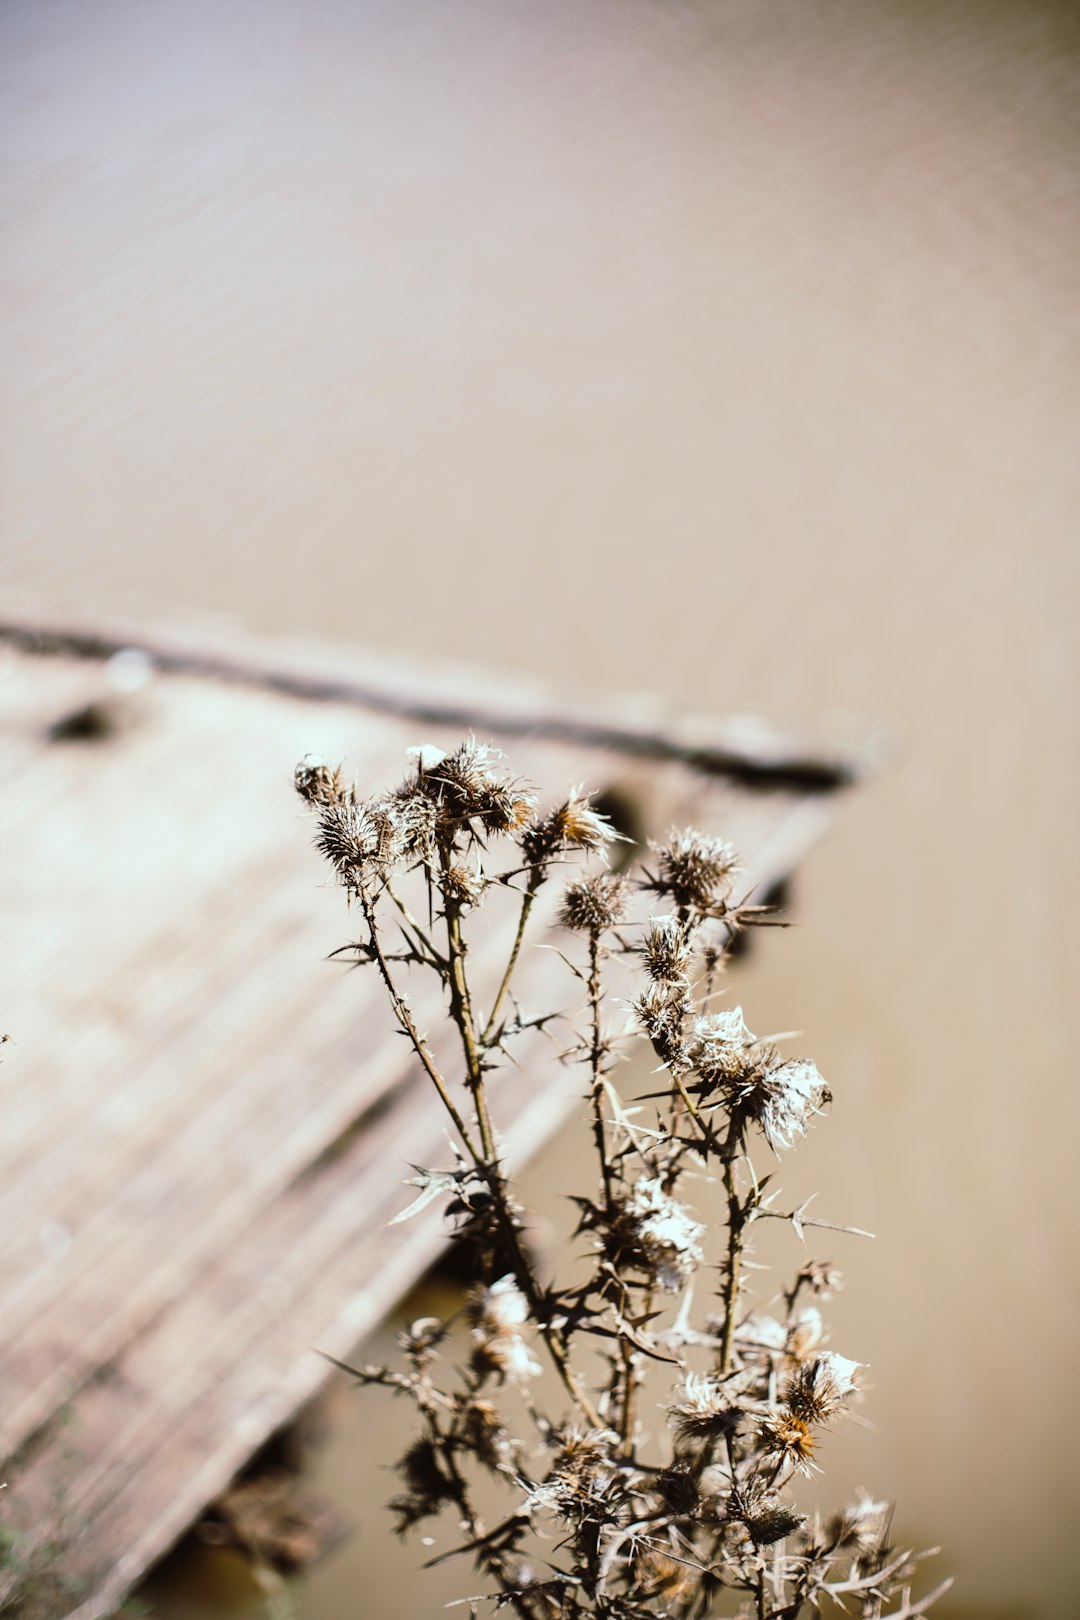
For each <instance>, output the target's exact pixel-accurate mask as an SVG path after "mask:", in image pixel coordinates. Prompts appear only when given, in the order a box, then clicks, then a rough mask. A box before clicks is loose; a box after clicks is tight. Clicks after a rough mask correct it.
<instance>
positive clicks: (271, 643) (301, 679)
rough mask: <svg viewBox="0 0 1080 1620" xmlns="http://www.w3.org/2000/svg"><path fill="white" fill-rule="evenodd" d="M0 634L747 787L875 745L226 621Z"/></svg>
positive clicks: (834, 784) (0, 630) (877, 748)
mask: <svg viewBox="0 0 1080 1620" xmlns="http://www.w3.org/2000/svg"><path fill="white" fill-rule="evenodd" d="M0 645H7V646H9V647H11V648H13V649H14V650H16V651H19V652H23V653H26V654H30V655H33V656H36V657H65V658H76V659H85V660H88V661H97V662H105V661H107V660H108V659H110V658H112V657H114V656H115V655H116V654H118V653H121V652H126V651H137V652H140V653H143V654H144V655H145V657H146V658H147V660H148V662H149V663H150V664H151V665H152V667H153V668H154V669H155V670H157V671H159V672H162V673H165V674H175V675H187V676H194V677H201V678H204V679H210V680H217V681H222V682H225V683H228V684H232V685H243V686H250V687H256V688H261V689H263V690H265V691H272V692H278V693H280V694H281V695H283V696H287V697H292V698H297V699H300V700H302V701H307V702H316V703H319V702H321V703H343V704H355V705H356V706H357V707H362V708H367V709H370V710H373V711H376V712H381V713H385V714H393V715H400V716H401V717H402V718H403V719H404V718H408V719H411V720H414V721H416V722H417V723H418V724H425V723H426V724H429V725H444V726H461V727H462V728H469V729H473V730H482V731H487V730H491V731H493V732H498V733H501V734H502V735H504V736H513V735H515V734H516V735H522V736H530V737H536V736H545V737H551V738H555V739H557V740H560V741H564V742H569V743H578V744H580V745H581V746H582V747H594V748H602V749H607V750H611V751H613V752H615V753H622V754H626V755H630V756H633V757H636V758H642V759H652V760H655V761H657V762H659V763H664V762H669V763H670V762H678V763H681V764H684V765H686V766H688V767H690V768H691V769H693V770H695V771H698V772H699V773H701V774H702V775H704V776H723V777H726V778H728V779H731V780H735V781H738V782H739V783H741V784H742V785H744V786H746V787H749V788H773V787H786V788H793V789H798V790H801V791H803V792H826V793H827V792H832V791H835V790H836V789H838V788H843V787H847V786H850V785H851V784H853V783H855V782H857V781H859V780H861V779H863V778H864V777H866V776H867V775H870V774H873V773H874V771H876V770H877V769H878V768H880V765H881V763H882V759H883V756H884V752H885V750H884V746H883V741H882V738H881V737H880V735H875V734H867V735H866V736H865V737H864V738H863V739H862V740H861V741H859V742H857V743H855V744H853V745H851V746H845V747H836V746H833V745H830V744H828V743H821V744H813V743H809V742H807V741H806V740H803V739H799V738H794V737H791V736H788V735H786V734H785V733H783V732H781V731H779V730H777V729H775V728H773V727H771V726H770V725H768V724H767V723H766V722H764V721H761V720H758V719H756V718H752V717H743V716H739V717H735V718H729V719H726V720H725V719H722V718H720V717H718V716H715V715H709V714H703V713H681V714H679V713H675V712H674V711H673V710H672V708H671V707H670V704H669V703H667V702H665V701H664V700H662V699H660V698H658V697H656V696H649V695H646V694H635V695H633V696H616V695H614V694H603V695H597V694H595V693H590V694H587V695H584V696H582V697H580V698H577V697H572V696H567V695H566V694H564V693H559V692H557V691H555V690H553V689H552V688H550V687H548V686H546V685H545V684H544V683H542V682H539V681H530V680H528V679H527V678H526V677H522V676H517V675H515V676H507V675H506V674H504V673H502V672H500V673H499V675H498V678H497V680H496V679H493V678H492V674H491V672H490V671H488V672H484V671H482V670H480V669H479V668H477V667H476V666H469V665H466V664H464V663H461V662H455V661H449V660H448V661H446V662H442V661H440V662H439V663H438V664H435V663H432V662H431V661H424V660H422V659H421V660H414V659H412V658H410V659H409V660H407V661H406V660H405V659H403V658H401V657H394V656H393V655H390V654H381V653H372V652H370V651H369V650H367V649H365V650H364V651H362V652H360V651H357V650H356V649H350V648H344V647H342V646H341V645H340V644H338V645H337V646H335V645H333V644H332V643H321V642H320V643H317V644H312V643H310V642H303V641H299V640H297V639H295V638H288V639H286V638H280V637H279V638H272V639H271V638H259V637H254V636H252V635H251V634H249V633H247V632H244V631H242V630H240V629H234V628H233V627H232V626H229V627H228V628H227V629H223V628H219V627H215V628H214V629H213V630H207V629H199V628H196V627H194V626H190V625H180V626H169V627H168V628H160V629H154V630H152V631H148V630H147V629H146V628H145V627H138V626H133V625H131V624H126V623H122V622H109V623H107V624H103V625H96V624H89V625H87V624H83V625H72V624H67V623H62V622H61V623H56V622H53V621H51V620H49V619H47V618H45V617H42V616H41V615H39V614H37V613H33V612H26V613H20V615H19V616H18V617H11V618H7V619H0ZM420 740H422V739H420Z"/></svg>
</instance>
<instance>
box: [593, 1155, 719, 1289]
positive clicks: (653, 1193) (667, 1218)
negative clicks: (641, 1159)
mask: <svg viewBox="0 0 1080 1620" xmlns="http://www.w3.org/2000/svg"><path fill="white" fill-rule="evenodd" d="M704 1230H705V1228H704V1227H703V1226H702V1225H701V1223H700V1222H699V1221H695V1220H694V1218H693V1216H692V1215H691V1214H690V1213H689V1211H688V1210H687V1208H686V1206H685V1205H684V1204H680V1203H678V1202H677V1201H676V1200H675V1199H674V1198H672V1196H671V1194H670V1193H668V1192H666V1191H665V1189H664V1185H663V1182H662V1181H660V1180H659V1179H657V1178H653V1177H648V1176H642V1177H641V1179H640V1180H639V1181H637V1182H635V1184H634V1186H633V1188H632V1190H631V1192H630V1195H629V1197H627V1198H625V1199H624V1200H623V1201H622V1202H621V1204H620V1206H619V1212H618V1216H617V1218H616V1221H615V1224H614V1226H613V1228H612V1232H611V1241H612V1247H613V1248H614V1250H615V1252H616V1253H617V1254H618V1255H619V1256H620V1258H621V1260H622V1262H623V1263H624V1264H625V1265H628V1266H632V1267H635V1268H636V1269H638V1270H639V1271H644V1272H646V1273H647V1274H648V1275H649V1276H650V1277H651V1278H652V1279H653V1281H654V1282H655V1283H656V1284H657V1285H658V1286H659V1287H660V1288H662V1289H664V1290H665V1291H666V1292H668V1293H673V1292H674V1291H675V1290H676V1289H678V1288H681V1287H682V1286H683V1284H684V1283H685V1282H686V1281H687V1280H688V1279H689V1278H690V1277H691V1276H692V1275H693V1272H694V1269H695V1267H696V1266H698V1265H699V1264H700V1263H701V1260H702V1258H703V1256H702V1253H701V1235H702V1233H703V1232H704Z"/></svg>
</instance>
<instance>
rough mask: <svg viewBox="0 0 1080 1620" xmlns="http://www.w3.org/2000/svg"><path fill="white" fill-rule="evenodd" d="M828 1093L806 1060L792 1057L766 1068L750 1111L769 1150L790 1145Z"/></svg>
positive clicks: (828, 1096) (804, 1131)
mask: <svg viewBox="0 0 1080 1620" xmlns="http://www.w3.org/2000/svg"><path fill="white" fill-rule="evenodd" d="M829 1100H830V1092H829V1088H828V1086H827V1085H826V1084H825V1082H824V1080H823V1079H822V1078H821V1075H820V1074H819V1073H818V1071H817V1067H816V1065H815V1064H813V1063H811V1061H810V1059H809V1058H794V1059H792V1061H791V1062H789V1063H781V1064H778V1065H777V1067H776V1068H774V1069H769V1070H767V1072H766V1073H765V1075H764V1076H763V1077H762V1078H761V1079H760V1080H759V1081H758V1082H757V1083H756V1084H755V1086H754V1089H753V1096H752V1098H751V1100H750V1101H751V1111H752V1112H753V1113H754V1114H755V1115H756V1117H757V1120H758V1123H759V1124H760V1126H761V1129H762V1130H763V1131H764V1133H765V1137H766V1140H767V1141H768V1144H769V1146H770V1147H771V1148H773V1149H774V1150H775V1149H779V1148H789V1147H792V1146H794V1144H795V1142H797V1141H798V1139H799V1137H800V1136H804V1135H805V1134H806V1127H807V1126H808V1125H809V1123H810V1120H811V1118H812V1117H813V1115H814V1114H817V1113H820V1112H821V1109H822V1106H823V1105H824V1104H825V1103H827V1102H828V1101H829Z"/></svg>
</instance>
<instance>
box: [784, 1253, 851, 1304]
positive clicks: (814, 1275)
mask: <svg viewBox="0 0 1080 1620" xmlns="http://www.w3.org/2000/svg"><path fill="white" fill-rule="evenodd" d="M796 1280H797V1282H799V1283H800V1284H802V1285H803V1286H804V1287H806V1288H809V1290H810V1292H811V1293H812V1294H815V1295H816V1296H817V1298H818V1299H829V1298H831V1296H832V1295H833V1294H838V1293H839V1292H840V1290H841V1289H842V1288H843V1286H844V1275H843V1272H841V1271H839V1270H838V1269H837V1268H836V1267H835V1266H834V1265H833V1264H832V1262H831V1261H830V1260H807V1261H806V1262H805V1264H804V1265H803V1268H802V1270H801V1271H800V1272H799V1275H798V1278H797V1279H796Z"/></svg>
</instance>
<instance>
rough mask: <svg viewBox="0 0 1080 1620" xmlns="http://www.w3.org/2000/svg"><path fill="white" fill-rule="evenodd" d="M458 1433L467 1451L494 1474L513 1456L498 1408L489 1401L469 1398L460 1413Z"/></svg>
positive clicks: (511, 1445) (510, 1442)
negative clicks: (460, 1434) (460, 1433)
mask: <svg viewBox="0 0 1080 1620" xmlns="http://www.w3.org/2000/svg"><path fill="white" fill-rule="evenodd" d="M461 1432H462V1434H463V1436H464V1438H465V1440H466V1442H467V1443H468V1445H469V1448H470V1450H472V1451H473V1453H474V1454H475V1455H476V1456H477V1457H478V1458H479V1460H480V1461H481V1462H482V1463H483V1464H484V1467H485V1468H490V1469H491V1471H492V1472H493V1473H494V1472H495V1471H496V1470H498V1469H500V1468H505V1467H506V1465H507V1463H508V1462H510V1460H511V1458H512V1456H513V1450H514V1448H513V1442H512V1440H511V1438H510V1435H509V1432H508V1430H507V1428H506V1424H505V1422H504V1421H503V1418H502V1415H501V1414H500V1412H499V1411H498V1409H497V1407H495V1406H493V1405H492V1404H491V1402H490V1401H481V1400H475V1399H473V1400H468V1401H466V1402H465V1404H464V1407H463V1409H462V1412H461Z"/></svg>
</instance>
